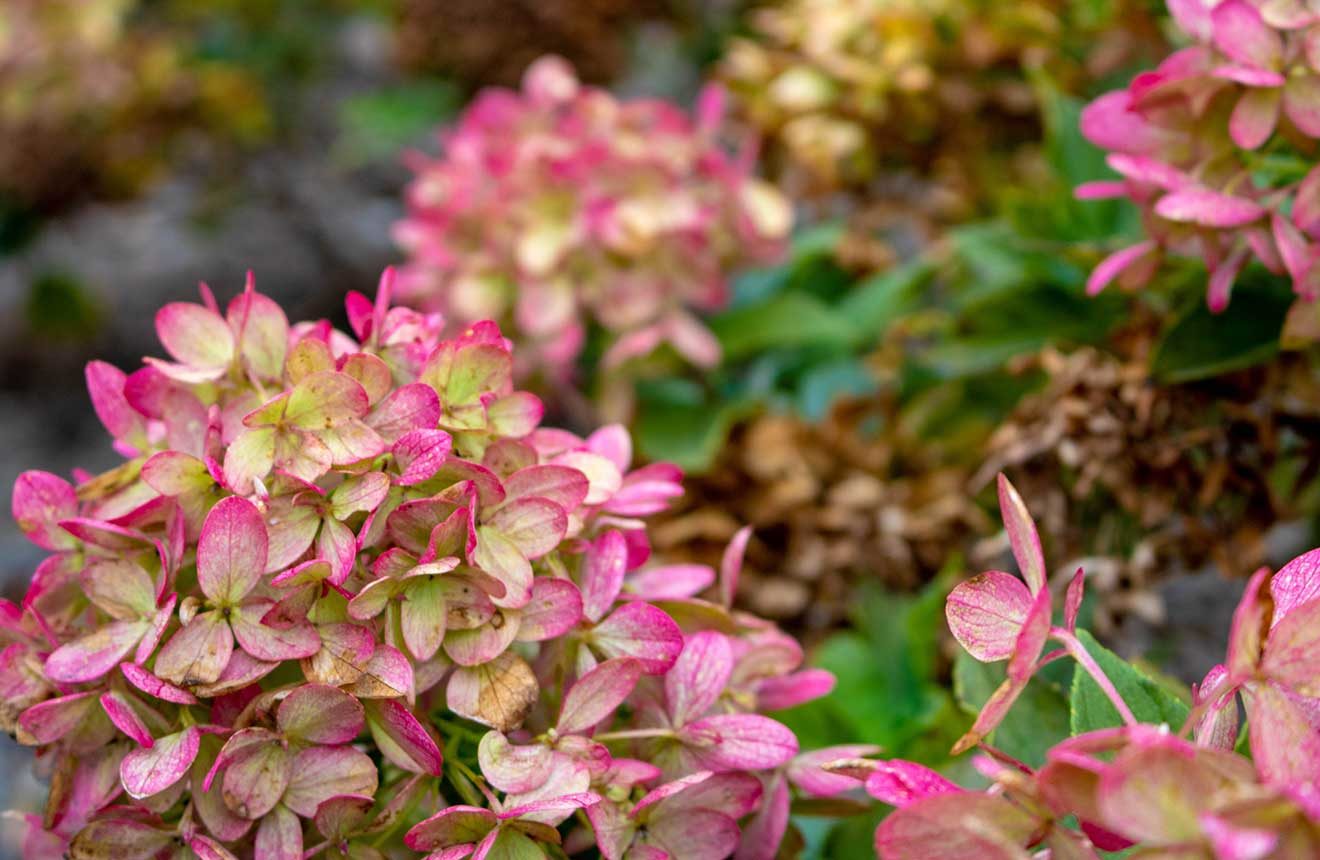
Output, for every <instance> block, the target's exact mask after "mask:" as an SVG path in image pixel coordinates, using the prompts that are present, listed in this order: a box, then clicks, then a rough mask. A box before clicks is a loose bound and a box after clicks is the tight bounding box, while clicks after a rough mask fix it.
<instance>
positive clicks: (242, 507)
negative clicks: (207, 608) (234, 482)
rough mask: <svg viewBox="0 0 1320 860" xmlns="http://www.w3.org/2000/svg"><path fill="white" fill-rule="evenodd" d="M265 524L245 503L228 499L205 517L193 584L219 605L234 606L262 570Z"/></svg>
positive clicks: (254, 584)
mask: <svg viewBox="0 0 1320 860" xmlns="http://www.w3.org/2000/svg"><path fill="white" fill-rule="evenodd" d="M266 548H267V537H266V524H265V522H263V521H262V519H261V513H260V511H258V510H257V508H256V506H255V505H253V504H252V503H251V502H249V501H248V500H247V499H244V498H241V497H239V496H230V497H228V498H225V499H221V500H220V501H219V502H217V503H216V505H215V507H214V508H212V509H211V512H210V513H209V514H207V515H206V522H205V523H203V525H202V535H201V538H200V539H199V540H198V542H197V583H198V585H199V586H201V589H202V591H203V593H205V594H206V596H207V597H209V598H211V599H212V600H213V601H216V602H217V603H220V604H222V605H227V606H234V605H236V604H238V602H239V601H241V600H242V599H243V597H244V596H245V595H246V594H247V593H248V592H249V591H251V590H252V589H253V588H254V587H255V586H256V584H257V583H258V582H260V581H261V574H262V573H263V572H264V571H265V570H266Z"/></svg>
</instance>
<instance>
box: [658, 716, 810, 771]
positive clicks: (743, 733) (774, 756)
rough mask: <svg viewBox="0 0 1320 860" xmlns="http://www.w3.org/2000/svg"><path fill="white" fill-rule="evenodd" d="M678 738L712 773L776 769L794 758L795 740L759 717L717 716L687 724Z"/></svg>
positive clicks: (770, 721) (796, 745) (776, 725)
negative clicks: (713, 771)
mask: <svg viewBox="0 0 1320 860" xmlns="http://www.w3.org/2000/svg"><path fill="white" fill-rule="evenodd" d="M679 738H680V739H681V740H683V741H684V743H686V744H688V747H689V750H690V751H692V752H693V753H694V756H695V758H696V760H697V761H698V762H700V764H701V766H703V767H705V768H707V769H710V770H715V771H726V770H761V769H764V768H773V767H778V766H779V765H781V764H784V763H785V762H787V761H788V760H789V759H791V758H792V757H793V756H795V755H797V752H798V743H797V738H796V737H794V736H793V733H792V732H791V731H789V730H788V728H786V727H785V726H784V725H782V724H781V723H777V722H775V721H774V720H772V719H770V718H768V717H763V716H761V715H759V714H716V715H715V716H711V717H706V718H704V719H700V720H697V721H696V722H692V723H688V724H687V725H686V726H684V727H683V728H682V729H680V730H679Z"/></svg>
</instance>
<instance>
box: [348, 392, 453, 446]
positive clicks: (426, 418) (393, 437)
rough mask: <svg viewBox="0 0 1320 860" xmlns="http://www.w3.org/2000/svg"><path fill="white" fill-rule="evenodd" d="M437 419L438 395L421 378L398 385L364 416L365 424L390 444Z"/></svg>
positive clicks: (438, 413)
mask: <svg viewBox="0 0 1320 860" xmlns="http://www.w3.org/2000/svg"><path fill="white" fill-rule="evenodd" d="M439 420H440V398H439V397H437V396H436V393H435V389H434V388H432V387H431V386H429V385H426V384H425V383H422V382H411V383H409V384H407V385H402V386H399V387H398V388H396V389H395V390H394V391H392V392H390V393H389V394H387V395H386V396H385V399H384V400H382V401H381V402H380V403H378V404H376V408H375V409H373V410H372V411H371V414H370V415H368V416H367V418H366V422H367V425H368V426H370V427H371V428H372V429H373V430H375V431H376V433H377V434H379V436H380V437H381V438H382V439H383V440H385V441H386V442H387V443H390V444H394V443H396V442H398V441H400V440H401V439H402V438H403V437H404V436H406V435H407V434H409V433H410V432H412V431H415V430H423V431H427V430H435V426H436V422H438V421H439ZM436 432H443V431H436ZM445 435H448V434H445Z"/></svg>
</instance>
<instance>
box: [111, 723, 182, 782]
mask: <svg viewBox="0 0 1320 860" xmlns="http://www.w3.org/2000/svg"><path fill="white" fill-rule="evenodd" d="M201 737H202V735H201V732H200V731H199V730H198V729H197V727H195V726H190V727H188V728H186V729H184V730H183V731H181V732H176V733H174V734H172V735H166V736H165V737H163V738H157V739H156V742H155V744H153V745H152V746H151V747H149V748H145V749H138V750H134V751H133V752H131V753H129V754H128V755H127V756H125V757H124V760H123V762H122V763H121V764H120V766H119V778H120V779H121V780H122V781H123V784H124V790H125V791H126V792H128V794H129V796H130V797H134V798H137V799H139V800H141V799H142V798H144V797H150V796H151V795H153V794H156V793H158V792H161V791H164V790H165V789H167V788H169V787H170V786H171V785H173V784H174V783H176V782H178V781H179V780H180V779H182V778H183V777H184V775H185V774H187V773H188V768H190V767H192V763H193V759H195V758H197V750H198V747H199V745H200V743H201Z"/></svg>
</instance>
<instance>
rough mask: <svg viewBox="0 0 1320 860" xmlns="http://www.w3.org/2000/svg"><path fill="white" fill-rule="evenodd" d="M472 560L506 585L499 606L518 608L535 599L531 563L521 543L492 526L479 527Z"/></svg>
mask: <svg viewBox="0 0 1320 860" xmlns="http://www.w3.org/2000/svg"><path fill="white" fill-rule="evenodd" d="M471 561H472V563H473V564H474V565H476V566H477V567H478V568H480V569H481V570H482V571H483V572H485V573H487V574H489V575H490V576H492V577H494V578H495V579H496V580H498V581H499V582H500V583H502V584H503V585H504V587H505V588H506V589H507V591H506V593H505V595H504V596H503V597H500V598H498V599H497V600H496V603H497V604H498V605H499V606H505V607H509V608H512V609H518V608H521V607H523V606H526V605H527V602H528V601H529V600H531V599H532V565H531V562H529V561H528V560H527V556H525V555H523V553H522V551H521V550H520V549H519V548H518V545H517V544H516V543H514V542H513V541H512V540H510V539H509V538H507V537H505V536H504V535H503V534H502V533H501V532H500V531H498V530H497V529H495V528H492V527H490V526H479V527H478V528H477V548H476V550H475V551H473V552H472V553H471Z"/></svg>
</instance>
